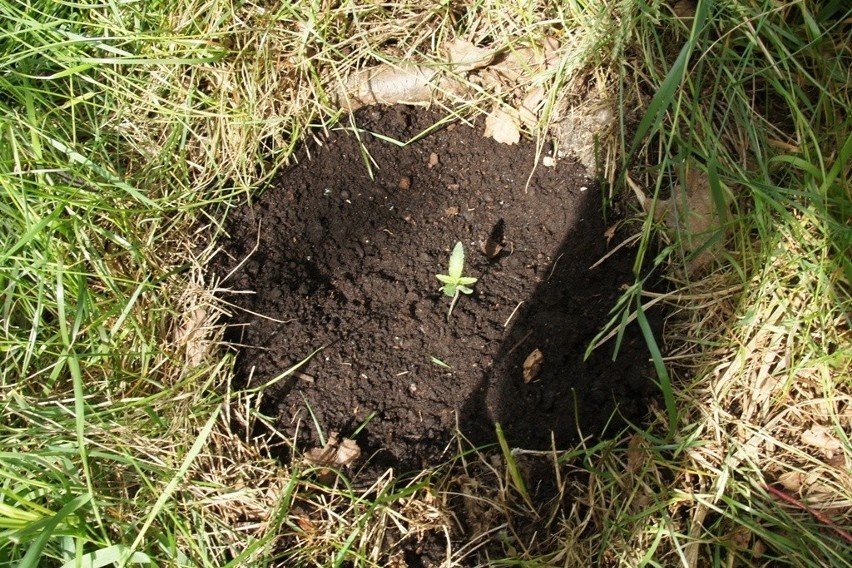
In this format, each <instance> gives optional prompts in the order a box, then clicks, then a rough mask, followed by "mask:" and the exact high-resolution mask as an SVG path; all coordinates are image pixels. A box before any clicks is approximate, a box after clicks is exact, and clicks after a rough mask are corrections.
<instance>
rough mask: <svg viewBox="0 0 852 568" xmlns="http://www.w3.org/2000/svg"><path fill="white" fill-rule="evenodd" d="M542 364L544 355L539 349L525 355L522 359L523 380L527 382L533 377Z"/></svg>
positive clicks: (538, 371) (536, 374) (539, 370)
mask: <svg viewBox="0 0 852 568" xmlns="http://www.w3.org/2000/svg"><path fill="white" fill-rule="evenodd" d="M543 364H544V355H542V353H541V350H540V349H535V350H534V351H533V352H532V353H530V354H529V355H527V358H526V359H525V360H524V382H525V383H529V382H530V381H532V380H533V379H535V378H536V377H537V376H538V374H539V373H540V372H541V367H542V365H543Z"/></svg>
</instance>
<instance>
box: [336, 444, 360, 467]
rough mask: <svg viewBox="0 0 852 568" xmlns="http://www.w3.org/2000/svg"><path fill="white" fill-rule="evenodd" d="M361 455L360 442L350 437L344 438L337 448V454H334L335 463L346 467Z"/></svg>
mask: <svg viewBox="0 0 852 568" xmlns="http://www.w3.org/2000/svg"><path fill="white" fill-rule="evenodd" d="M360 457H361V448H359V447H358V442H356V441H355V440H351V439H349V438H344V439H343V442H341V444H340V447H339V448H337V454H335V456H334V463H335V464H336V465H339V466H341V467H346V466H349V465H352V464H353V463H354V462H355V461H356V460H357V459H358V458H360Z"/></svg>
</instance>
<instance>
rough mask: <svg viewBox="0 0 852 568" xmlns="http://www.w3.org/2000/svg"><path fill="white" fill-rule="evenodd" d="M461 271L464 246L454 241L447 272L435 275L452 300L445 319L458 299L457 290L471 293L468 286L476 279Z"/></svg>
mask: <svg viewBox="0 0 852 568" xmlns="http://www.w3.org/2000/svg"><path fill="white" fill-rule="evenodd" d="M463 271H464V246H462V244H461V241H459V242H457V243H456V246H455V247H453V252H452V254H451V255H450V265H449V267H448V268H447V272H448V273H449V274H436V275H435V277H436V278H437V279H438V280H440V281H441V282H443V283H444V285H443V286H441V291H442V292H444V294H446V295H447V296H450V297H451V298H452V299H453V301H452V302H450V310H449V311H448V312H447V319H450V316H451V315H452V313H453V307H454V306H455V305H456V300H458V299H459V292H461V293H462V294H472V293H473V290H471V289H470V288H468V286H470V285H471V284H474V283H475V282H476V281H477V280H478V278H471V277H470V276H462V272H463Z"/></svg>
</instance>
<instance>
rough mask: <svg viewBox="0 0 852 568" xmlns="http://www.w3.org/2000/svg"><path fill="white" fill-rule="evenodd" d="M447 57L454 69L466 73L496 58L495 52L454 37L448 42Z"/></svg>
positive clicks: (484, 65)
mask: <svg viewBox="0 0 852 568" xmlns="http://www.w3.org/2000/svg"><path fill="white" fill-rule="evenodd" d="M447 58H448V59H449V61H450V65H452V66H453V70H454V71H456V72H457V73H466V72H468V71H473V70H474V69H481V68H483V67H487V66H488V65H490V64H491V62H492V61H493V60H494V52H493V51H490V50H488V49H483V48H481V47H476V46H475V45H473V44H472V43H470V42H469V41H466V40H463V39H454V40H452V41H450V42H448V43H447Z"/></svg>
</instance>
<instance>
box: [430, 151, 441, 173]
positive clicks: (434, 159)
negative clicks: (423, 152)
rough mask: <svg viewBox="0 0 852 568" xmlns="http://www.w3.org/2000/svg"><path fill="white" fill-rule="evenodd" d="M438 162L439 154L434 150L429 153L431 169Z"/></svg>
mask: <svg viewBox="0 0 852 568" xmlns="http://www.w3.org/2000/svg"><path fill="white" fill-rule="evenodd" d="M438 163H439V160H438V154H436V153H435V152H432V153H431V154H429V164H428V166H429V169H430V170H431V169H432V168H434V167H435V166H437V165H438Z"/></svg>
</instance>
